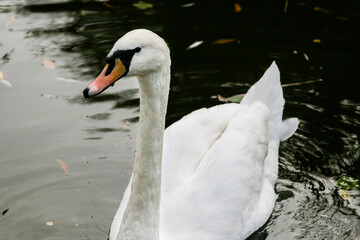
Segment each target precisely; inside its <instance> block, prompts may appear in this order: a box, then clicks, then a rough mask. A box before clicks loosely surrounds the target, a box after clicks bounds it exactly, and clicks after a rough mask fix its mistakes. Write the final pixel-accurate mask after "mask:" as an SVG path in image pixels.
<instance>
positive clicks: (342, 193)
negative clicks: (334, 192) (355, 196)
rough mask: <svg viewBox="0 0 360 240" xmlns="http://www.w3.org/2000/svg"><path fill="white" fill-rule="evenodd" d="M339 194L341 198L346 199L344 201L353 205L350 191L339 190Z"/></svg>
mask: <svg viewBox="0 0 360 240" xmlns="http://www.w3.org/2000/svg"><path fill="white" fill-rule="evenodd" d="M338 194H339V196H340V197H341V198H342V199H344V201H348V202H349V203H350V204H351V205H352V203H351V197H350V194H349V192H348V190H346V189H339V190H338Z"/></svg>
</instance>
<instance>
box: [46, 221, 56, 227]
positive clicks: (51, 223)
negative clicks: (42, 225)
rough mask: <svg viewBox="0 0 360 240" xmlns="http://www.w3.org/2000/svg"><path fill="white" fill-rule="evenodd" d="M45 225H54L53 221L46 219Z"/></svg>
mask: <svg viewBox="0 0 360 240" xmlns="http://www.w3.org/2000/svg"><path fill="white" fill-rule="evenodd" d="M46 226H49V227H52V226H54V222H53V221H48V222H46Z"/></svg>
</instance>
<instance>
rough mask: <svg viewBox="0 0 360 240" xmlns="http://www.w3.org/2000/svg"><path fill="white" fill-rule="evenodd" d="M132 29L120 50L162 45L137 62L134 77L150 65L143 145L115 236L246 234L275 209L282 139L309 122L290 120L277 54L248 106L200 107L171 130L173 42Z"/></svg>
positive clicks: (211, 239) (236, 237) (231, 238)
mask: <svg viewBox="0 0 360 240" xmlns="http://www.w3.org/2000/svg"><path fill="white" fill-rule="evenodd" d="M127 35H128V37H126V36H127ZM127 35H125V36H124V37H123V38H122V39H120V40H119V41H118V42H117V43H116V44H115V46H114V49H113V50H112V51H111V52H114V51H115V50H118V49H127V48H133V47H136V46H137V45H138V44H141V45H142V46H145V47H146V48H151V46H152V45H151V44H152V41H154V45H155V49H156V50H151V51H150V50H149V51H147V50H144V51H143V50H141V52H140V53H139V54H138V55H136V56H134V61H133V62H132V63H131V64H132V66H131V67H130V72H129V74H130V75H136V73H137V72H138V73H141V76H140V77H139V84H140V105H141V106H140V136H139V145H138V150H137V155H136V162H135V170H134V174H133V176H132V177H131V179H130V183H129V186H128V187H127V189H126V191H125V193H124V196H123V199H122V201H121V205H120V207H119V209H118V211H117V213H116V216H115V218H114V221H113V223H112V226H111V231H110V240H115V239H118V240H119V239H121V240H124V239H129V240H135V239H136V240H139V239H147V240H148V239H161V240H194V239H196V240H220V239H227V240H240V239H245V238H246V237H248V236H249V235H250V234H251V233H253V232H254V231H256V230H257V229H258V228H259V227H261V226H262V225H263V224H264V223H265V222H266V220H267V219H268V218H269V216H270V214H271V212H272V209H273V206H274V202H275V199H276V194H275V192H274V184H275V181H276V179H277V171H278V149H279V142H280V140H285V139H286V138H288V137H290V136H291V135H292V134H293V133H294V132H295V130H296V128H297V126H298V123H299V121H298V120H297V119H296V118H293V119H288V120H285V121H282V112H283V107H284V103H285V100H284V98H283V94H282V88H281V85H280V73H279V70H278V68H277V66H276V64H275V62H274V63H273V64H272V65H271V66H270V68H269V69H268V70H267V71H266V72H265V74H264V76H263V77H262V78H261V79H260V80H259V81H258V82H257V83H255V84H254V85H253V86H252V87H251V88H250V89H249V91H248V93H247V94H246V95H245V97H244V98H243V100H242V102H241V104H224V105H219V106H215V107H212V108H208V109H205V108H203V109H200V110H197V111H195V112H192V113H190V114H189V115H187V116H185V117H183V118H182V119H181V120H179V121H178V122H176V123H174V124H173V125H171V126H170V127H169V128H168V129H166V131H165V132H163V126H164V118H165V112H164V111H165V110H164V109H166V104H167V94H168V86H169V85H168V84H169V80H170V75H169V71H170V58H169V52H168V49H167V47H164V46H166V45H165V43H163V44H161V41H162V39H161V38H159V37H158V36H157V35H155V34H153V33H151V32H149V31H146V30H136V31H135V32H131V33H130V34H127ZM145 47H144V48H145ZM162 48H164V50H161V49H162ZM150 53H151V54H152V55H151V56H149V55H148V54H150ZM159 53H161V56H159V57H158V58H156V54H159ZM153 54H155V55H153ZM146 59H151V61H154V59H160V60H159V61H161V65H160V67H159V69H154V65H152V66H151V67H149V69H147V65H150V64H153V62H148V61H147V60H146ZM155 66H159V65H158V64H155ZM147 71H148V72H147ZM145 73H147V74H145ZM162 143H163V146H162V145H161V144H162ZM159 146H160V147H161V146H162V150H161V148H159ZM158 169H160V172H159V171H158ZM159 176H160V180H161V181H158V180H159V178H158V177H159ZM144 178H145V179H146V181H145V182H142V179H144ZM133 188H136V191H134V190H133ZM139 189H141V192H139ZM160 200H161V201H160ZM157 214H158V215H157Z"/></svg>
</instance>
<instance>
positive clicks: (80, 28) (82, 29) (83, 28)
mask: <svg viewBox="0 0 360 240" xmlns="http://www.w3.org/2000/svg"><path fill="white" fill-rule="evenodd" d="M85 28H86V26H82V27H79V28H78V29H77V30H76V32H82V31H84V30H85Z"/></svg>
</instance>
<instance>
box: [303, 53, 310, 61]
mask: <svg viewBox="0 0 360 240" xmlns="http://www.w3.org/2000/svg"><path fill="white" fill-rule="evenodd" d="M304 58H305V60H306V61H309V56H308V55H307V54H306V53H304Z"/></svg>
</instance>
